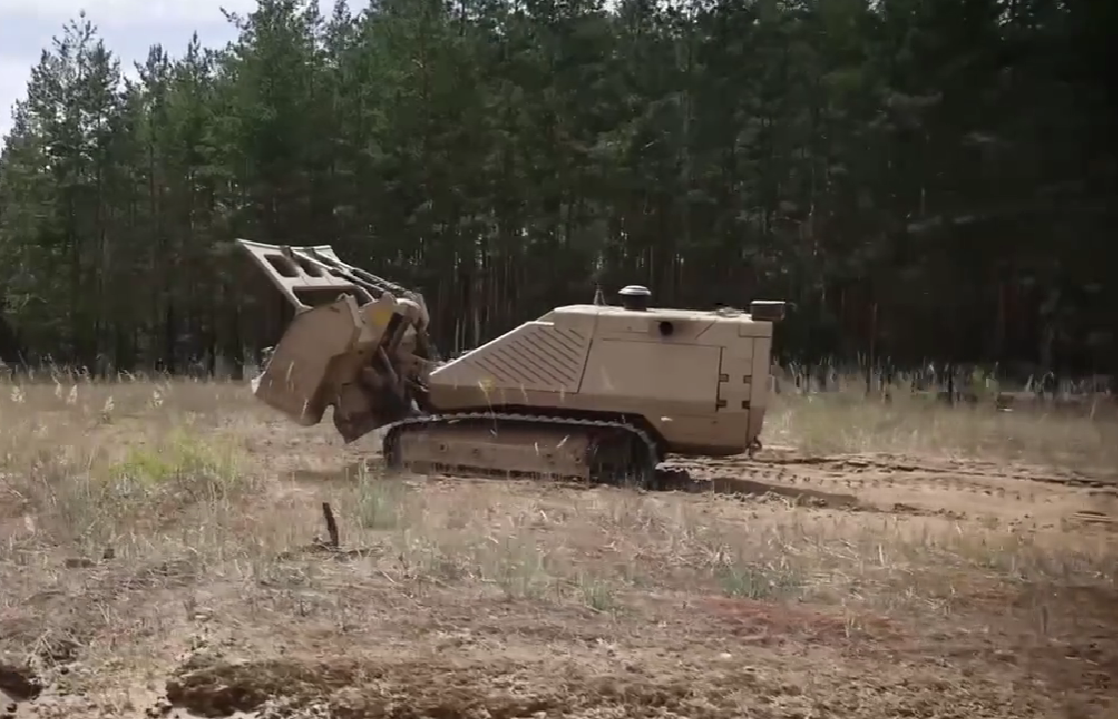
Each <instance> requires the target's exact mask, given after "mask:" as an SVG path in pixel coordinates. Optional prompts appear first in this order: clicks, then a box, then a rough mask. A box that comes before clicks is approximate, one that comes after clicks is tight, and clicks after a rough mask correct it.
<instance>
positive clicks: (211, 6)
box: [0, 0, 256, 135]
mask: <svg viewBox="0 0 1118 719" xmlns="http://www.w3.org/2000/svg"><path fill="white" fill-rule="evenodd" d="M83 5H86V6H88V7H89V8H90V9H89V10H88V12H87V18H88V19H89V21H90V22H92V23H93V24H94V25H95V26H96V27H97V30H98V35H99V37H101V38H102V39H103V40H104V41H105V44H106V45H107V46H108V48H109V49H110V50H112V51H113V53H114V54H115V55H116V56H117V58H118V59H119V60H120V62H121V69H122V70H124V71H125V72H130V71H131V69H132V65H133V63H134V62H142V61H143V60H144V59H145V57H146V56H147V51H148V48H149V47H150V46H151V45H154V44H156V43H161V44H162V45H163V46H164V47H165V48H166V49H167V51H168V52H170V53H171V54H172V55H179V54H181V52H182V51H183V50H184V49H185V47H186V44H187V42H189V40H190V36H191V34H192V33H193V32H194V31H197V32H198V37H199V39H200V40H201V42H202V44H203V45H207V46H220V45H224V44H225V43H226V42H227V41H229V40H232V39H234V38H235V37H236V34H237V33H236V29H235V28H234V27H232V26H231V25H230V24H229V23H227V22H226V21H225V18H224V16H223V15H222V14H221V9H222V8H225V9H226V10H231V11H235V12H241V13H244V12H248V11H251V10H252V9H253V8H254V7H255V5H256V3H255V1H254V0H191V2H186V1H185V0H178V2H172V1H171V0H155V1H154V2H152V1H148V0H98V2H97V3H96V4H93V3H88V2H87V3H83V2H78V1H74V0H38V1H37V2H20V1H18V0H0V18H3V22H0V135H4V134H7V132H8V131H9V129H10V128H11V108H12V106H13V104H14V103H15V101H16V100H17V99H18V98H21V97H24V95H25V93H26V88H27V80H28V78H29V77H30V71H31V68H32V67H33V66H34V65H35V64H36V63H38V61H39V55H40V53H41V52H42V50H43V49H44V48H48V47H50V46H51V38H52V36H58V35H61V34H62V31H63V26H64V25H66V24H67V22H68V21H70V20H72V19H76V18H77V17H78V14H79V12H80V11H81V9H82V7H83Z"/></svg>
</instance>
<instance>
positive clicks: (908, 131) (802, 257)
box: [0, 0, 1118, 370]
mask: <svg viewBox="0 0 1118 719" xmlns="http://www.w3.org/2000/svg"><path fill="white" fill-rule="evenodd" d="M610 7H611V8H612V9H606V7H605V5H604V4H603V3H601V2H600V1H599V0H575V1H574V2H567V3H550V2H540V1H538V0H529V2H526V3H512V2H505V1H502V0H458V1H457V2H451V3H443V2H433V1H432V0H407V1H405V0H385V1H384V2H380V3H374V4H373V6H372V9H370V10H367V11H364V12H361V13H358V14H357V15H354V14H352V13H351V12H350V11H349V9H348V8H347V7H346V5H345V3H344V1H340V2H338V4H337V5H336V6H335V7H334V8H333V9H332V11H331V12H329V14H328V15H327V14H326V13H324V12H322V11H321V10H320V8H319V6H318V4H317V3H316V2H306V1H305V0H260V1H259V2H258V4H257V7H256V9H255V10H254V11H253V12H251V13H249V14H247V15H245V16H243V17H238V16H232V17H231V18H230V21H231V22H233V23H235V25H236V27H237V28H238V30H239V31H240V37H239V39H238V40H237V41H236V42H234V43H232V44H231V45H230V46H229V47H226V48H222V49H214V50H207V49H204V48H202V47H200V45H199V43H198V41H197V38H196V37H195V38H194V39H193V40H192V41H191V42H190V43H189V45H188V46H187V48H186V49H185V51H184V52H183V53H182V55H181V57H178V58H172V57H171V56H170V55H169V54H168V53H167V51H166V50H165V49H164V48H162V47H159V46H156V47H153V48H152V49H151V52H150V53H149V56H148V58H147V60H146V61H145V62H144V63H142V64H140V65H139V66H138V71H139V78H138V80H136V81H134V82H133V81H124V80H123V79H122V76H121V71H120V67H119V63H118V61H117V60H116V58H115V57H114V56H113V55H112V53H111V52H110V51H109V49H107V48H106V47H105V46H104V45H103V44H102V43H101V41H100V40H99V39H98V36H97V32H96V28H95V27H94V26H93V25H92V24H91V23H90V22H89V21H88V20H86V19H85V17H84V15H83V16H82V17H80V18H79V20H78V21H76V22H74V23H72V24H70V25H68V26H67V27H66V28H65V30H64V32H63V33H62V35H61V36H60V37H59V38H58V39H57V40H56V41H55V43H54V45H53V46H52V47H51V48H49V49H48V50H46V51H45V52H44V53H43V56H42V59H41V61H40V63H39V64H38V66H37V67H36V68H35V69H34V71H33V73H32V78H31V81H30V83H29V85H28V89H27V98H26V100H25V101H24V102H22V103H20V105H19V106H18V107H17V108H16V109H15V116H14V122H15V124H14V127H13V130H12V133H11V135H10V137H9V138H8V139H7V141H6V143H5V145H4V148H3V155H2V157H0V312H2V315H0V317H2V322H0V344H6V345H8V346H0V354H2V355H4V356H7V355H13V356H14V355H15V354H17V350H22V352H23V353H24V354H25V355H27V354H29V355H31V357H40V358H45V357H47V356H48V355H49V356H50V357H52V358H53V359H55V360H56V361H60V362H74V363H81V364H85V365H87V366H90V367H98V368H109V367H115V368H119V369H126V370H127V369H132V368H134V367H137V366H150V365H152V364H154V363H156V362H157V361H159V360H162V361H163V362H164V363H166V365H167V366H168V368H169V369H172V370H175V369H182V368H183V366H184V364H185V363H186V362H187V361H188V360H189V359H190V358H193V357H198V356H209V357H211V358H212V357H214V356H217V355H223V356H226V357H231V358H233V359H234V360H235V359H237V358H239V357H240V355H241V352H242V349H243V348H245V347H260V346H263V345H267V344H271V343H272V342H273V341H274V340H275V336H276V332H277V330H278V326H279V324H278V323H279V319H278V318H277V317H276V316H275V313H274V311H273V310H272V307H273V305H274V304H275V303H274V301H273V300H274V298H272V297H269V296H268V295H267V294H266V293H265V292H263V291H262V290H263V288H262V287H260V286H259V285H258V284H256V283H255V278H253V276H252V275H251V271H250V270H249V269H248V268H247V267H246V266H245V265H244V263H238V262H235V261H232V260H230V258H229V256H228V253H227V252H226V249H227V247H228V243H229V242H230V240H231V239H232V238H234V237H236V236H243V237H249V238H254V239H259V240H262V241H269V242H287V243H330V244H333V245H334V246H335V247H336V249H337V250H338V251H339V252H340V253H342V254H343V255H345V256H346V257H347V258H348V259H350V260H351V261H353V262H355V263H358V264H363V265H365V266H367V267H368V268H369V269H371V270H374V271H380V272H382V273H384V274H386V275H389V276H391V277H393V278H395V279H397V280H398V281H400V282H401V283H404V284H409V285H412V286H417V287H418V288H420V289H421V290H422V291H423V292H424V293H425V294H426V296H427V299H428V302H429V305H430V307H431V310H432V315H433V327H434V329H435V331H436V332H437V333H438V336H437V338H436V339H437V341H438V343H439V344H440V345H441V346H442V347H443V348H445V349H451V350H453V349H456V348H459V347H462V346H469V345H474V344H476V343H478V342H480V341H483V340H485V339H487V338H489V337H492V336H494V335H495V334H497V333H499V332H501V331H504V330H506V329H508V327H509V326H510V325H511V324H513V323H515V322H519V321H523V320H524V319H526V318H528V317H530V316H532V315H534V314H536V313H539V312H542V311H544V310H545V309H547V308H548V307H550V306H552V305H554V304H557V303H563V302H570V301H585V300H588V299H589V298H590V297H592V296H593V291H594V285H595V283H597V282H601V283H602V284H603V285H604V287H605V288H606V289H607V291H608V290H611V289H613V288H615V287H618V286H620V285H623V284H627V283H629V282H634V281H639V282H645V283H647V284H649V285H651V286H652V287H653V289H654V291H655V293H656V298H657V300H658V301H660V302H663V303H672V304H674V303H688V304H695V305H700V306H708V305H710V304H711V303H713V302H715V301H721V302H726V303H730V304H738V305H741V304H744V303H745V302H746V301H747V300H748V299H749V298H750V297H753V296H758V295H761V294H768V295H772V296H780V297H783V298H786V299H789V300H793V301H795V302H797V303H798V305H799V306H800V307H801V308H802V310H801V311H802V316H801V317H800V318H799V320H798V321H800V322H801V323H802V327H800V328H795V329H793V330H790V334H789V337H790V338H791V340H790V341H791V342H792V343H793V344H794V345H795V346H796V348H797V349H799V350H801V351H806V352H809V353H815V354H819V353H839V354H847V355H850V354H852V353H854V352H864V351H866V347H867V346H868V344H869V338H870V337H871V336H872V337H874V341H875V343H876V345H875V346H876V348H877V351H878V353H879V354H880V353H884V352H891V353H894V354H897V353H904V352H907V353H908V354H910V355H913V356H920V355H921V354H925V355H932V356H935V355H938V356H940V357H942V358H953V357H958V356H959V355H960V354H967V355H970V357H971V358H974V359H977V355H984V356H985V357H986V358H987V359H991V360H996V359H1004V358H1006V357H1007V356H1012V355H1015V354H1016V355H1021V354H1037V353H1039V354H1041V355H1044V353H1045V352H1046V351H1049V350H1051V347H1052V346H1053V343H1056V344H1060V343H1063V346H1065V347H1070V348H1076V347H1079V346H1080V345H1082V344H1083V342H1082V338H1083V337H1085V336H1087V335H1088V334H1092V332H1094V331H1095V330H1098V329H1099V328H1100V327H1102V328H1106V327H1112V326H1114V325H1115V324H1116V323H1118V317H1115V315H1114V310H1113V308H1115V307H1118V297H1116V296H1115V292H1116V290H1115V285H1114V283H1113V282H1108V281H1107V280H1108V279H1109V278H1108V276H1107V272H1108V268H1109V267H1113V263H1114V261H1115V259H1118V256H1116V254H1115V253H1116V252H1118V250H1116V249H1115V248H1116V245H1115V244H1114V243H1113V242H1111V241H1109V240H1110V238H1109V235H1110V233H1111V232H1112V227H1113V225H1114V220H1115V218H1114V216H1113V214H1114V209H1113V208H1114V203H1113V202H1112V199H1113V193H1114V188H1115V186H1116V185H1115V180H1116V176H1118V159H1116V153H1115V150H1116V147H1115V143H1114V139H1113V132H1112V129H1111V128H1112V126H1113V121H1114V119H1115V113H1114V110H1115V108H1114V105H1113V95H1112V94H1108V90H1107V87H1108V85H1107V81H1106V78H1105V66H1106V65H1108V64H1109V63H1106V62H1104V60H1105V57H1106V56H1107V53H1108V50H1107V48H1108V47H1109V46H1110V45H1111V44H1112V43H1111V41H1112V40H1113V39H1114V38H1113V34H1114V28H1115V27H1118V23H1116V22H1114V13H1115V11H1114V10H1112V9H1111V8H1112V7H1113V4H1112V3H1106V2H1101V1H1100V2H1082V3H1062V4H1053V3H1050V2H1041V1H1040V0H1021V1H1020V2H1015V3H1012V4H1006V3H1004V2H1000V1H999V0H937V1H936V2H928V1H926V0H881V1H879V2H870V1H869V0H827V1H824V0H803V1H801V2H776V1H775V0H744V1H742V0H717V1H716V2H710V3H684V4H679V3H672V4H663V3H659V4H657V3H649V2H643V1H637V0H622V1H621V2H619V3H617V4H615V5H611V6H610ZM1088 286H1094V287H1096V288H1101V289H1096V291H1093V292H1092V293H1087V294H1084V295H1083V296H1082V297H1079V298H1078V299H1075V298H1072V299H1070V300H1065V301H1064V304H1065V305H1066V307H1065V309H1062V310H1061V312H1060V313H1056V314H1052V313H1049V314H1047V315H1043V316H1042V313H1041V312H1040V305H1041V303H1043V302H1044V300H1045V298H1047V297H1051V296H1061V297H1065V298H1066V297H1068V295H1067V293H1066V292H1065V293H1064V294H1061V290H1062V288H1068V287H1071V288H1080V287H1088ZM1007 297H1008V298H1010V300H1012V302H1010V301H1007V300H1006V298H1007ZM874 305H876V306H877V307H878V308H879V311H875V314H874V317H875V319H874V321H873V323H872V326H871V323H869V322H868V321H867V320H866V319H865V318H866V317H868V316H869V314H870V310H869V308H870V307H871V306H874ZM1007 307H1008V309H1007ZM1007 313H1012V314H1007ZM1092 313H1094V314H1092ZM1050 317H1057V318H1058V321H1057V320H1051V319H1049V318H1050ZM836 323H837V324H840V325H841V329H842V330H843V332H838V331H836V326H837V324H836ZM992 323H994V324H997V327H998V329H997V330H996V331H994V332H985V333H984V332H982V330H981V328H982V327H988V326H990V325H991V324H992ZM1053 323H1055V324H1058V326H1055V327H1053V326H1052V325H1053ZM6 328H10V330H9V329H6ZM9 335H11V336H9ZM1095 335H1097V332H1094V334H1092V336H1095ZM844 336H845V337H849V338H853V341H850V340H843V339H842V337H844ZM5 337H8V339H5ZM12 337H14V338H15V339H13V338H12ZM1096 339H1097V337H1096ZM1108 342H1109V344H1107V343H1108ZM1095 346H1096V349H1095V350H1092V351H1094V352H1096V354H1098V353H1102V355H1105V354H1106V352H1111V353H1113V350H1114V348H1113V338H1112V337H1111V338H1110V339H1109V340H1105V338H1104V341H1103V343H1102V345H1098V343H1096V345H1095ZM1099 347H1101V349H1099ZM1038 348H1039V349H1038ZM1100 356H1101V355H1100Z"/></svg>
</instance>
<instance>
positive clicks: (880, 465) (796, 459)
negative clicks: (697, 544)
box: [727, 449, 1118, 489]
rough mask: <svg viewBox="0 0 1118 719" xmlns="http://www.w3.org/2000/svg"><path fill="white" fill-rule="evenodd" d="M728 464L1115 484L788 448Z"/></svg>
mask: <svg viewBox="0 0 1118 719" xmlns="http://www.w3.org/2000/svg"><path fill="white" fill-rule="evenodd" d="M727 464H729V465H737V466H757V465H761V466H764V465H772V466H780V467H784V466H796V465H801V466H810V467H813V468H817V469H821V470H825V471H830V472H839V473H842V474H844V475H845V474H860V473H863V472H867V471H871V470H873V471H880V472H890V473H893V472H896V473H911V472H921V473H926V474H937V475H942V474H953V475H958V476H970V477H994V478H999V479H1016V480H1023V481H1030V482H1040V483H1043V484H1058V485H1064V486H1069V487H1088V488H1092V489H1104V488H1108V487H1115V486H1118V473H1114V472H1111V471H1104V472H1101V473H1100V474H1099V475H1098V476H1086V475H1083V474H1082V473H1080V472H1070V473H1068V474H1051V473H1041V472H1034V471H1029V470H1022V469H1020V468H1016V469H1015V468H1012V467H1006V466H1005V465H1004V464H998V463H996V462H989V461H980V460H969V459H968V460H944V461H942V462H935V461H927V460H924V461H920V460H915V459H909V458H905V457H894V456H890V455H884V456H880V457H878V456H859V455H850V456H842V455H840V456H830V457H828V456H818V457H815V456H804V455H800V454H797V453H796V452H794V451H789V450H777V449H774V450H767V451H766V452H762V453H759V454H758V455H757V456H755V458H754V459H753V460H748V459H731V460H728V461H727Z"/></svg>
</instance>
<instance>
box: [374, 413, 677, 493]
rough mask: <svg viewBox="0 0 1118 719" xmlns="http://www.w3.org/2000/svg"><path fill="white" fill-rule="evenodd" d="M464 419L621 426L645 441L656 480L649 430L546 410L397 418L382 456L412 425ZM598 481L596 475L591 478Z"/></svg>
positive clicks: (654, 450)
mask: <svg viewBox="0 0 1118 719" xmlns="http://www.w3.org/2000/svg"><path fill="white" fill-rule="evenodd" d="M461 420H467V421H473V420H484V421H486V422H516V423H535V424H546V425H551V426H558V427H563V426H566V427H612V428H615V429H620V430H623V431H626V432H629V433H630V434H633V435H636V436H637V437H639V438H640V439H641V441H642V442H644V445H645V447H646V448H647V449H648V459H649V465H648V470H649V472H650V475H651V476H650V477H649V478H648V480H647V481H649V482H654V481H655V475H656V465H657V464H658V463H659V455H658V452H657V448H656V443H655V442H654V441H653V440H652V437H650V436H649V434H648V432H645V431H644V430H642V429H640V428H639V427H635V426H634V425H632V424H629V423H628V422H615V421H612V420H596V419H572V418H568V417H553V416H550V415H545V414H516V413H509V412H451V413H447V414H437V415H427V416H423V417H411V418H408V419H404V420H400V421H399V422H394V423H393V424H391V425H389V426H388V431H387V432H385V434H384V439H383V441H382V442H381V453H382V456H384V457H386V458H387V457H388V456H389V447H390V446H391V445H392V443H393V442H394V441H395V440H396V437H397V436H399V434H400V432H401V431H403V430H405V429H407V428H409V427H429V426H431V425H442V426H452V423H453V422H458V421H461ZM591 480H592V481H595V480H594V478H591Z"/></svg>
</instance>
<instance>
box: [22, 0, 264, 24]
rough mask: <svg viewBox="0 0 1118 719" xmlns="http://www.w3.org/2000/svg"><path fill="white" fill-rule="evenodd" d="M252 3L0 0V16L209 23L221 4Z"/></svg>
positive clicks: (247, 6)
mask: <svg viewBox="0 0 1118 719" xmlns="http://www.w3.org/2000/svg"><path fill="white" fill-rule="evenodd" d="M254 7H256V2H255V0H217V1H214V0H97V2H95V3H94V2H90V1H89V0H85V1H84V2H83V1H82V0H37V2H26V1H23V0H0V17H2V18H4V20H5V22H10V21H12V20H14V21H16V22H19V21H22V20H27V21H30V20H34V21H36V22H52V23H54V24H56V25H61V24H62V23H65V22H67V21H69V20H70V19H72V18H76V17H77V16H78V13H80V12H81V11H82V10H83V9H84V10H85V11H86V15H87V16H88V18H89V19H90V20H91V21H93V23H94V24H96V25H99V26H101V27H105V26H111V27H114V28H136V29H138V30H143V29H144V27H145V26H147V25H151V24H165V23H208V22H211V21H213V20H214V19H218V20H220V19H221V12H220V8H225V9H226V10H230V11H233V12H247V11H250V10H252V9H253V8H254Z"/></svg>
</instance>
